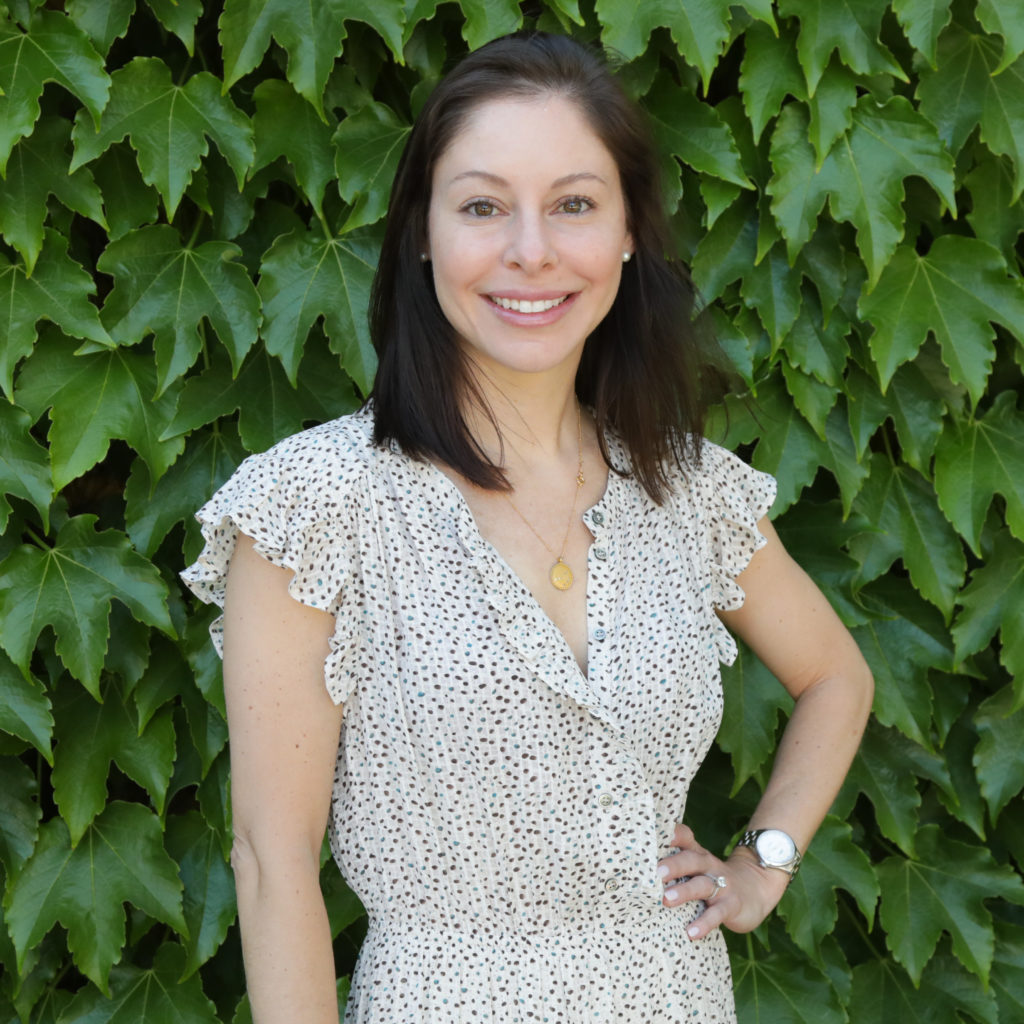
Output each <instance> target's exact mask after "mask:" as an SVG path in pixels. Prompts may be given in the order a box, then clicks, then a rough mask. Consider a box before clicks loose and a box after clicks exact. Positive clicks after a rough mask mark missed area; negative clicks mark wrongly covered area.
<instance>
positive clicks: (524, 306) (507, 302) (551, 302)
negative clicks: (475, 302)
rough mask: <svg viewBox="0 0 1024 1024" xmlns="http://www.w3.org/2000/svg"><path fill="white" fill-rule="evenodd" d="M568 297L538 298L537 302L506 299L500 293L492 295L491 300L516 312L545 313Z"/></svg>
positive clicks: (503, 307)
mask: <svg viewBox="0 0 1024 1024" xmlns="http://www.w3.org/2000/svg"><path fill="white" fill-rule="evenodd" d="M567 298H569V296H568V295H563V296H562V297H561V298H560V299H538V300H537V301H536V302H531V301H530V300H529V299H504V298H501V297H500V296H498V295H492V296H491V301H492V302H494V303H496V304H497V305H499V306H501V308H502V309H511V310H514V311H515V312H516V313H543V312H545V310H548V309H554V308H555V306H560V305H561V304H562V303H563V302H565V300H566V299H567Z"/></svg>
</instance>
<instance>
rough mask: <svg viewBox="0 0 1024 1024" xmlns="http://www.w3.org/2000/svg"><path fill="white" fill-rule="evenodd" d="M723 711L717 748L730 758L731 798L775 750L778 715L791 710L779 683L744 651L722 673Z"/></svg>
mask: <svg viewBox="0 0 1024 1024" xmlns="http://www.w3.org/2000/svg"><path fill="white" fill-rule="evenodd" d="M722 688H723V689H724V691H725V710H724V712H723V715H722V725H721V728H720V729H719V732H718V739H717V743H718V745H719V746H720V747H721V748H722V750H724V751H725V752H726V753H727V754H729V755H730V757H731V758H732V766H733V786H732V793H731V795H732V796H735V795H736V793H738V792H739V790H740V788H741V787H742V786H743V784H744V783H745V782H746V781H747V779H749V778H750V777H751V776H752V775H753V774H754V773H755V772H756V771H757V770H758V769H759V768H760V767H761V766H762V765H763V764H764V763H765V762H766V761H767V760H768V758H769V757H770V756H771V754H772V751H773V750H774V749H775V740H776V730H777V727H778V723H779V713H780V712H786V713H788V711H789V709H790V708H791V707H792V706H793V701H792V699H791V698H790V696H789V694H787V693H786V691H785V690H784V689H783V688H782V687H781V686H780V685H779V681H778V680H777V679H776V678H775V676H773V675H772V674H771V672H769V671H768V669H766V668H765V667H764V665H763V664H762V662H761V660H760V659H759V658H758V657H757V656H756V655H754V654H752V653H751V652H750V651H749V650H748V649H747V648H746V647H744V646H740V652H739V656H738V657H737V659H736V661H735V662H733V664H732V665H731V666H729V667H723V669H722Z"/></svg>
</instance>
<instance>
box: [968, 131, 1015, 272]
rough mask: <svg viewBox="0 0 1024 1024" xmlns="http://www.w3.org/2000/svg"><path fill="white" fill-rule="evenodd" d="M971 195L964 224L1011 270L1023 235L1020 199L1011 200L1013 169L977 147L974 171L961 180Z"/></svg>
mask: <svg viewBox="0 0 1024 1024" xmlns="http://www.w3.org/2000/svg"><path fill="white" fill-rule="evenodd" d="M964 187H965V188H966V189H967V190H968V191H969V192H970V194H971V212H970V213H968V214H967V222H968V223H969V224H970V225H971V228H972V230H973V231H974V233H975V235H976V236H977V237H978V238H980V239H981V240H982V241H983V242H988V243H989V244H990V245H994V246H995V247H996V248H997V249H998V250H999V251H1000V252H1001V253H1002V254H1003V258H1004V259H1005V260H1006V261H1007V263H1008V265H1010V266H1012V265H1013V263H1014V260H1015V259H1016V255H1015V252H1014V247H1015V246H1016V244H1017V239H1018V237H1019V236H1020V233H1021V232H1022V231H1024V198H1018V199H1017V200H1016V201H1015V200H1014V198H1013V192H1014V181H1013V167H1012V166H1011V165H1010V162H1009V161H1008V160H1006V159H1005V158H1003V157H997V156H992V154H990V153H989V152H988V150H987V149H986V148H984V147H981V146H979V147H978V160H977V163H976V164H975V167H974V170H972V171H971V173H970V174H968V175H967V176H966V177H965V178H964Z"/></svg>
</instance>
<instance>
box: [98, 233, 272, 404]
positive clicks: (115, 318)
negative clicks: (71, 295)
mask: <svg viewBox="0 0 1024 1024" xmlns="http://www.w3.org/2000/svg"><path fill="white" fill-rule="evenodd" d="M240 254H241V250H240V249H239V248H238V247H237V246H235V245H230V244H229V243H227V242H206V243H204V244H203V245H200V246H198V247H196V248H182V245H181V239H180V238H179V237H178V232H177V231H175V230H174V228H172V227H170V226H168V225H166V224H158V225H154V226H153V227H149V228H142V229H140V230H139V231H133V232H131V233H130V234H128V235H125V236H124V237H123V238H119V239H118V240H117V241H115V242H111V243H110V245H109V246H107V249H106V251H105V252H104V253H103V255H102V256H100V258H99V260H98V261H97V264H96V266H97V268H98V269H99V270H101V271H103V272H104V273H105V274H110V275H111V277H113V278H114V282H115V284H114V289H113V291H111V292H110V294H109V295H108V296H107V299H106V302H105V303H104V304H103V320H104V322H105V323H106V326H107V330H108V331H109V332H110V336H111V338H113V339H114V341H116V342H117V343H118V344H121V345H132V344H134V343H135V342H137V341H141V340H142V338H143V337H145V336H146V335H147V334H148V333H149V332H153V334H154V335H155V338H154V347H155V348H156V361H157V367H158V378H157V390H156V394H157V397H159V396H160V395H161V394H163V392H164V391H165V390H166V389H167V387H168V386H169V385H170V384H171V383H172V382H173V381H175V380H176V379H177V378H178V377H180V376H182V375H183V374H184V373H185V371H186V370H188V369H189V368H190V367H191V366H192V364H193V363H194V362H195V361H196V359H197V358H198V356H199V353H200V351H201V349H202V346H203V339H204V334H203V330H202V326H201V325H202V321H203V320H206V321H208V322H209V323H211V324H212V325H213V327H214V329H215V330H216V332H217V337H218V338H219V339H220V341H221V343H222V344H223V345H224V347H225V348H226V349H227V350H228V353H229V355H230V356H231V365H232V367H233V368H234V370H235V372H237V371H238V369H239V367H240V366H241V365H242V360H243V359H244V358H245V355H246V353H247V352H248V351H249V349H250V348H252V346H253V345H254V344H255V343H256V335H257V331H258V329H259V321H260V308H259V296H258V295H257V294H256V289H255V287H254V286H253V283H252V281H251V279H250V278H249V275H248V273H247V272H246V269H245V267H243V266H242V265H241V264H240V263H238V262H236V259H237V257H238V256H239V255H240Z"/></svg>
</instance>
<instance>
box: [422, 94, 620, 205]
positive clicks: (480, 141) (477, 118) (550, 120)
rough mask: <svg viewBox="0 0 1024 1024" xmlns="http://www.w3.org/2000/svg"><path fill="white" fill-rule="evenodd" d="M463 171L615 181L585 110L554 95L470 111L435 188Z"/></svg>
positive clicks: (505, 100) (503, 100)
mask: <svg viewBox="0 0 1024 1024" xmlns="http://www.w3.org/2000/svg"><path fill="white" fill-rule="evenodd" d="M467 170H475V171H482V172H484V173H489V174H495V175H499V176H501V177H506V176H507V175H508V174H509V173H514V174H518V175H522V174H529V175H530V176H531V177H533V176H539V177H542V176H544V175H545V174H550V175H551V177H552V180H553V179H555V178H558V177H562V176H564V175H566V174H572V173H580V172H589V173H594V174H599V175H603V176H610V177H611V178H615V179H617V177H618V173H617V168H616V165H615V159H614V158H613V156H612V154H611V153H610V152H609V150H608V149H607V147H606V146H605V144H604V143H603V142H602V141H601V139H600V137H599V136H598V134H597V133H596V132H595V131H594V129H593V128H592V126H591V124H590V122H589V121H588V119H587V117H586V115H585V113H584V112H583V110H582V109H581V108H580V106H579V105H578V104H577V103H575V102H574V101H572V100H570V99H568V98H567V97H565V96H561V95H557V94H542V95H539V96H529V97H518V96H515V97H499V98H496V99H491V100H486V101H484V102H482V103H480V104H478V105H477V106H475V107H473V108H472V109H471V110H470V111H469V113H468V114H467V116H466V117H465V118H464V120H463V121H462V123H461V124H460V125H459V127H458V129H457V130H456V132H455V134H454V135H453V136H452V139H451V141H450V142H449V143H448V145H447V146H446V147H445V149H444V150H443V151H442V153H441V156H440V158H439V160H438V162H437V166H436V169H435V174H434V184H435V185H439V186H441V187H445V186H447V185H448V184H450V183H451V180H452V178H453V176H456V175H459V174H460V173H465V171H467ZM609 180H610V179H609Z"/></svg>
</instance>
